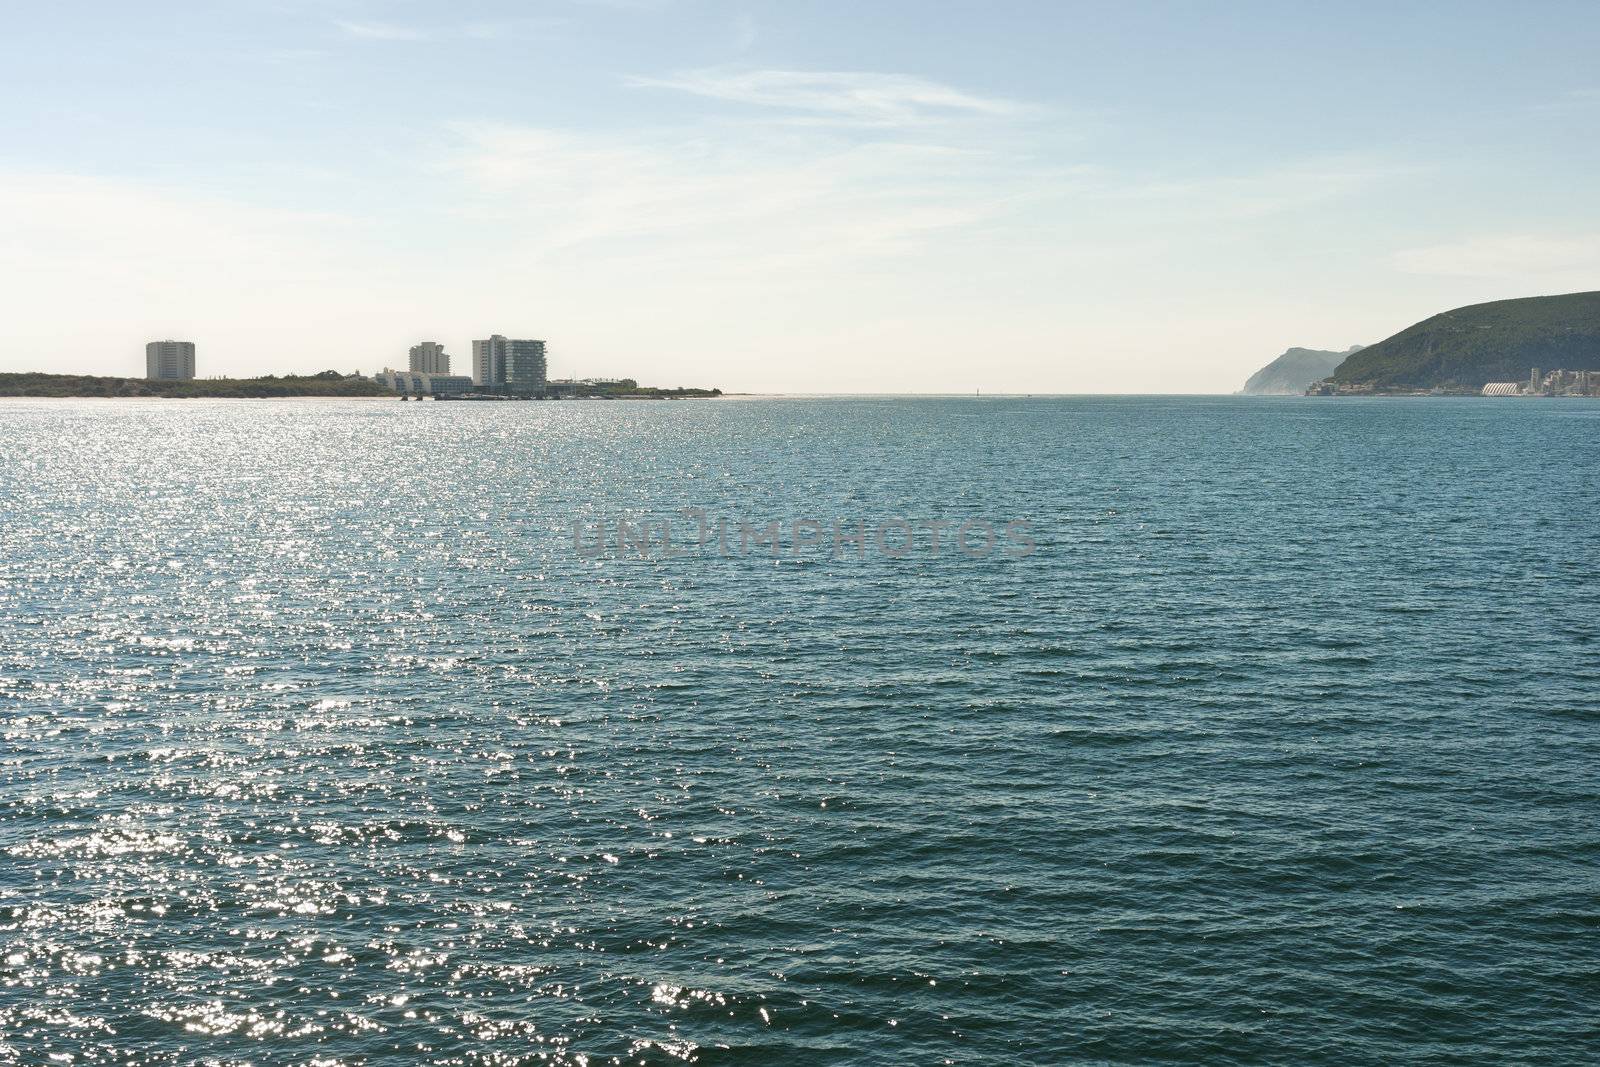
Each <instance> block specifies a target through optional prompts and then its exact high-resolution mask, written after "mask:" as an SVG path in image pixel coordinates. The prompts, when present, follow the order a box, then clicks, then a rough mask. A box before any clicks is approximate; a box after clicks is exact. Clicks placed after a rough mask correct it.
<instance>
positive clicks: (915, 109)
mask: <svg viewBox="0 0 1600 1067" xmlns="http://www.w3.org/2000/svg"><path fill="white" fill-rule="evenodd" d="M627 84H629V85H631V86H634V87H636V88H648V89H672V90H675V91H678V92H684V93H689V94H692V95H694V96H699V97H705V98H710V99H713V100H722V101H726V102H728V103H733V104H743V105H747V106H751V107H760V108H772V109H776V110H780V111H785V112H789V113H791V114H792V115H794V116H802V117H809V118H810V119H811V120H813V121H816V120H822V121H831V122H846V123H852V124H859V125H867V126H900V125H915V124H919V123H927V122H933V121H937V120H940V119H949V118H955V117H975V116H983V117H990V118H1003V117H1014V116H1018V115H1020V114H1022V113H1023V112H1024V111H1025V110H1026V109H1025V108H1024V107H1023V106H1022V105H1021V104H1018V103H1016V102H1015V101H1011V100H1005V99H1001V98H998V97H987V96H979V95H976V94H974V93H969V92H965V91H963V90H960V89H956V88H953V87H951V86H948V85H941V84H939V83H938V82H932V81H927V80H925V79H923V78H918V77H914V76H912V75H908V74H885V73H878V72H873V71H803V70H751V71H741V72H730V71H720V70H695V71H684V72H681V73H678V74H674V75H671V76H668V77H665V78H640V77H635V78H629V79H628V82H627Z"/></svg>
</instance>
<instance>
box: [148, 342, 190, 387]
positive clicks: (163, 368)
mask: <svg viewBox="0 0 1600 1067" xmlns="http://www.w3.org/2000/svg"><path fill="white" fill-rule="evenodd" d="M144 376H145V377H146V378H148V379H150V380H151V381H166V382H186V381H188V380H189V379H191V378H193V377H194V342H193V341H151V342H150V343H149V344H147V345H145V346H144Z"/></svg>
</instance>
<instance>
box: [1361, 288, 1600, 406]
mask: <svg viewBox="0 0 1600 1067" xmlns="http://www.w3.org/2000/svg"><path fill="white" fill-rule="evenodd" d="M1534 367H1538V368H1540V369H1541V370H1547V371H1548V370H1556V369H1562V370H1600V292H1595V293H1568V294H1567V295H1565V296H1534V297H1527V298H1525V299H1521V300H1496V301H1493V302H1492V303H1488V304H1472V305H1469V306H1467V307H1463V308H1456V309H1455V310H1454V311H1446V312H1443V313H1441V314H1438V315H1435V316H1434V317H1433V318H1431V319H1424V320H1423V321H1422V322H1419V323H1417V324H1416V325H1415V326H1408V327H1406V328H1405V329H1404V330H1401V331H1400V332H1399V333H1397V334H1395V335H1394V336H1393V337H1390V338H1388V339H1386V340H1383V341H1380V342H1378V343H1377V344H1375V345H1373V346H1372V347H1370V348H1363V349H1362V350H1361V351H1359V352H1357V353H1355V354H1354V355H1352V356H1351V357H1350V358H1349V359H1347V360H1345V361H1344V362H1343V363H1341V364H1339V367H1338V369H1337V370H1335V371H1334V372H1333V377H1332V379H1331V380H1332V382H1333V383H1334V384H1335V385H1336V386H1344V387H1350V386H1371V388H1372V389H1373V390H1375V391H1378V392H1384V391H1388V390H1410V389H1433V388H1443V389H1446V390H1452V391H1454V390H1460V391H1467V390H1471V391H1473V392H1476V391H1477V390H1478V389H1481V388H1482V387H1483V384H1484V383H1485V382H1519V381H1525V380H1526V379H1527V377H1528V373H1529V371H1530V370H1531V369H1532V368H1534Z"/></svg>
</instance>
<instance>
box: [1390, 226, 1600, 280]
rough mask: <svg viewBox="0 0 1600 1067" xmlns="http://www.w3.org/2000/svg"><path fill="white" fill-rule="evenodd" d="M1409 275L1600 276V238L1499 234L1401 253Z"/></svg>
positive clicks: (1400, 264) (1398, 259) (1397, 260)
mask: <svg viewBox="0 0 1600 1067" xmlns="http://www.w3.org/2000/svg"><path fill="white" fill-rule="evenodd" d="M1393 262H1394V267H1395V269H1396V270H1398V271H1401V272H1402V273H1405V274H1431V275H1435V276H1438V277H1448V278H1506V277H1526V276H1537V275H1552V274H1564V273H1566V272H1574V273H1592V272H1595V271H1600V234H1595V233H1586V234H1562V235H1559V236H1558V235H1552V234H1538V233H1520V234H1496V235H1492V236H1483V237H1472V238H1468V239H1467V240H1464V241H1451V242H1448V243H1445V244H1438V245H1430V246H1428V247H1425V248H1408V249H1403V250H1401V251H1399V252H1396V253H1395V255H1394V260H1393Z"/></svg>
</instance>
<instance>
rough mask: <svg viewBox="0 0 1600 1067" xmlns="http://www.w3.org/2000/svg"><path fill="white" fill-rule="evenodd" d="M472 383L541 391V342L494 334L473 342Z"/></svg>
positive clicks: (517, 389)
mask: <svg viewBox="0 0 1600 1067" xmlns="http://www.w3.org/2000/svg"><path fill="white" fill-rule="evenodd" d="M472 380H473V382H475V383H476V384H478V385H486V386H504V387H506V388H507V389H509V390H511V391H513V392H541V391H543V389H544V386H545V353H544V342H543V341H519V340H515V339H510V338H505V337H502V336H500V335H499V334H495V335H494V336H492V337H490V338H489V339H488V340H487V341H474V342H472Z"/></svg>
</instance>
